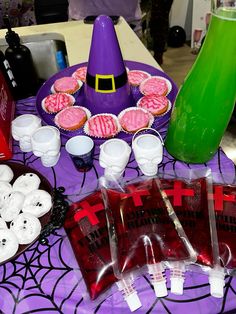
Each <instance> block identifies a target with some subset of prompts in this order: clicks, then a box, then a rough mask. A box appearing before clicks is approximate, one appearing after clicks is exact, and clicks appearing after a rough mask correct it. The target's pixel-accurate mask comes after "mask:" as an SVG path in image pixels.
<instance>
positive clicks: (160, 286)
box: [152, 280, 168, 298]
mask: <svg viewBox="0 0 236 314" xmlns="http://www.w3.org/2000/svg"><path fill="white" fill-rule="evenodd" d="M152 284H153V286H154V291H155V294H156V296H157V297H158V298H162V297H166V296H167V295H168V292H167V288H166V281H165V280H164V281H159V282H153V283H152Z"/></svg>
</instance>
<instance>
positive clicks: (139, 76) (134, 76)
mask: <svg viewBox="0 0 236 314" xmlns="http://www.w3.org/2000/svg"><path fill="white" fill-rule="evenodd" d="M149 77H151V75H150V74H149V73H147V72H145V71H141V70H130V71H129V72H128V80H129V83H130V85H132V86H139V85H140V84H141V83H142V82H143V81H144V80H145V79H147V78H149Z"/></svg>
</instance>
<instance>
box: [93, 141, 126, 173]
mask: <svg viewBox="0 0 236 314" xmlns="http://www.w3.org/2000/svg"><path fill="white" fill-rule="evenodd" d="M130 153H131V148H130V147H129V145H128V144H127V143H126V142H125V141H123V140H120V139H110V140H108V141H106V142H104V143H103V144H102V145H101V146H100V155H99V163H100V166H101V167H102V168H105V171H104V175H105V177H110V178H114V179H118V178H120V177H121V176H122V174H123V172H124V170H125V166H126V165H127V163H128V161H129V156H130Z"/></svg>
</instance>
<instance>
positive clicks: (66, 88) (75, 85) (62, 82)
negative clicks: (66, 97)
mask: <svg viewBox="0 0 236 314" xmlns="http://www.w3.org/2000/svg"><path fill="white" fill-rule="evenodd" d="M82 85H83V83H82V82H81V81H79V80H76V79H75V78H74V77H72V76H64V77H61V78H59V79H57V80H56V81H55V82H54V84H53V86H52V88H51V91H52V93H66V94H71V95H73V94H75V93H76V92H77V91H78V90H79V89H80V88H81V87H82Z"/></svg>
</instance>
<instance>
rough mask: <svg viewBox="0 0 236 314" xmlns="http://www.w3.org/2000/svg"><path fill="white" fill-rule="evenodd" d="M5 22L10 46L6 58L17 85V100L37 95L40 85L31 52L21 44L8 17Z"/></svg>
mask: <svg viewBox="0 0 236 314" xmlns="http://www.w3.org/2000/svg"><path fill="white" fill-rule="evenodd" d="M4 22H5V25H6V26H7V28H8V31H7V34H6V36H5V38H6V41H7V43H8V45H9V47H8V48H7V49H6V51H5V57H6V59H7V61H8V62H9V64H10V67H11V69H12V72H13V75H14V77H15V81H16V84H17V87H16V89H17V99H20V98H26V97H29V96H32V95H35V94H36V93H37V90H38V87H39V83H38V78H37V74H36V71H35V68H34V64H33V59H32V55H31V52H30V50H29V48H28V47H26V46H24V45H22V44H21V43H20V37H19V35H18V34H17V33H15V32H14V31H12V29H11V27H10V23H9V19H8V17H6V16H5V17H4Z"/></svg>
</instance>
